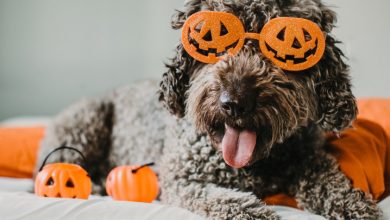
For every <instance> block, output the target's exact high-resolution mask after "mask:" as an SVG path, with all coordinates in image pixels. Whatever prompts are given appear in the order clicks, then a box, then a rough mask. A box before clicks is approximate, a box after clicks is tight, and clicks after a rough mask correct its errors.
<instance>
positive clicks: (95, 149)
mask: <svg viewBox="0 0 390 220" xmlns="http://www.w3.org/2000/svg"><path fill="white" fill-rule="evenodd" d="M112 112H113V106H112V104H110V103H108V102H105V101H103V100H83V101H80V102H78V103H76V104H74V105H72V106H71V107H69V108H68V109H66V110H65V111H63V112H62V113H60V114H59V115H58V116H57V117H55V118H54V120H53V122H52V123H51V125H49V127H48V128H47V130H46V135H45V138H44V140H43V141H42V144H41V149H40V152H39V157H38V158H39V159H38V163H37V168H39V167H40V166H41V164H42V162H43V159H44V158H45V157H46V156H47V155H48V154H49V153H50V152H51V151H52V150H53V149H55V148H57V147H59V146H61V145H66V146H69V147H74V148H76V149H78V150H80V151H81V152H82V153H83V155H84V156H85V158H86V161H85V162H84V161H83V160H82V158H81V157H80V156H79V155H78V154H77V153H76V152H73V151H70V150H62V151H57V152H55V153H54V154H52V155H51V156H50V158H49V162H60V161H61V162H69V163H77V164H80V165H82V166H83V167H84V168H86V169H87V171H88V173H89V175H90V176H91V179H92V181H93V192H94V193H104V192H105V190H104V183H105V176H106V175H107V173H108V171H109V169H110V165H109V163H108V160H107V158H108V153H109V148H110V136H111V128H112Z"/></svg>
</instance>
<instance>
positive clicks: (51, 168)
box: [35, 163, 92, 199]
mask: <svg viewBox="0 0 390 220" xmlns="http://www.w3.org/2000/svg"><path fill="white" fill-rule="evenodd" d="M91 189H92V184H91V178H90V177H89V176H88V173H87V172H86V171H85V170H84V169H83V168H81V167H80V166H79V165H76V164H67V163H56V164H48V165H46V166H45V167H43V169H42V170H41V171H40V172H39V173H38V175H37V177H36V180H35V194H37V195H39V196H44V197H58V198H78V199H87V198H88V196H89V194H90V193H91Z"/></svg>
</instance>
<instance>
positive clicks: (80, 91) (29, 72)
mask: <svg viewBox="0 0 390 220" xmlns="http://www.w3.org/2000/svg"><path fill="white" fill-rule="evenodd" d="M327 2H329V3H330V4H333V5H337V6H338V7H337V8H335V10H336V11H337V12H338V14H339V23H338V26H339V28H337V29H336V30H335V34H336V36H338V38H339V39H341V40H343V41H344V42H346V44H345V45H342V48H343V49H344V50H346V53H347V56H349V57H350V60H349V63H350V64H351V66H352V73H353V74H352V77H353V83H354V85H355V87H354V92H355V94H356V95H357V96H359V97H361V96H390V89H389V88H388V84H389V83H390V74H389V73H388V70H387V69H386V66H387V65H386V64H387V63H388V62H389V61H388V60H389V55H388V51H390V46H389V45H390V44H389V43H386V41H387V38H388V37H387V36H388V35H389V34H390V33H389V30H390V23H389V21H390V15H389V13H388V12H387V10H388V9H389V8H390V7H389V6H390V1H387V0H375V1H363V0H354V1H351V0H350V1H347V0H328V1H327ZM181 7H182V0H170V1H166V0H142V1H129V0H62V1H52V0H34V1H31V0H0V120H1V119H4V118H7V117H12V116H19V115H51V114H55V113H56V112H58V111H59V110H60V109H62V108H64V107H65V106H67V105H69V104H70V103H72V102H74V101H75V100H77V99H79V98H80V97H83V96H93V95H98V94H102V93H104V92H105V91H107V90H109V89H111V88H114V87H117V86H119V85H123V84H128V83H131V82H134V81H137V80H140V79H145V78H155V79H158V78H159V77H160V75H161V74H162V72H163V71H164V67H163V62H164V61H166V60H167V57H170V56H172V55H173V49H174V46H175V44H176V43H177V41H178V39H179V35H180V32H179V31H173V30H170V28H169V21H170V16H171V14H172V13H173V11H174V9H175V8H181Z"/></svg>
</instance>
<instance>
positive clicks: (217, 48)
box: [182, 12, 245, 63]
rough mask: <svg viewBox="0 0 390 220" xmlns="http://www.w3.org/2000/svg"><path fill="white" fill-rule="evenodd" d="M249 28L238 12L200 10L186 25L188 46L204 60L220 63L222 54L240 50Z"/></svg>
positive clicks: (183, 40) (185, 36) (185, 43)
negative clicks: (245, 28) (235, 13)
mask: <svg viewBox="0 0 390 220" xmlns="http://www.w3.org/2000/svg"><path fill="white" fill-rule="evenodd" d="M244 36H245V30H244V26H243V25H242V24H241V22H240V20H238V19H237V18H236V17H235V16H234V15H232V14H229V13H223V12H203V13H202V12H199V13H195V14H194V15H192V16H191V17H189V18H188V20H187V21H186V23H185V24H184V26H183V31H182V42H183V47H184V48H185V50H186V51H187V52H188V53H189V54H191V56H192V57H194V58H195V59H197V60H199V61H201V62H204V63H216V62H218V60H219V59H220V57H221V56H223V55H225V52H227V53H228V54H231V55H233V54H236V53H238V51H239V50H240V49H241V47H242V46H243V45H244Z"/></svg>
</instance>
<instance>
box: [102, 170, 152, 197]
mask: <svg viewBox="0 0 390 220" xmlns="http://www.w3.org/2000/svg"><path fill="white" fill-rule="evenodd" d="M150 165H153V163H150V164H145V165H142V166H119V167H116V168H114V169H113V170H111V172H110V173H109V175H108V177H107V181H106V191H107V194H108V195H110V196H112V197H113V198H114V199H115V200H127V201H134V202H152V201H153V200H155V199H156V198H157V195H158V191H159V185H158V180H157V175H156V174H155V173H154V171H153V170H152V169H151V168H150V167H149V166H150Z"/></svg>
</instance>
